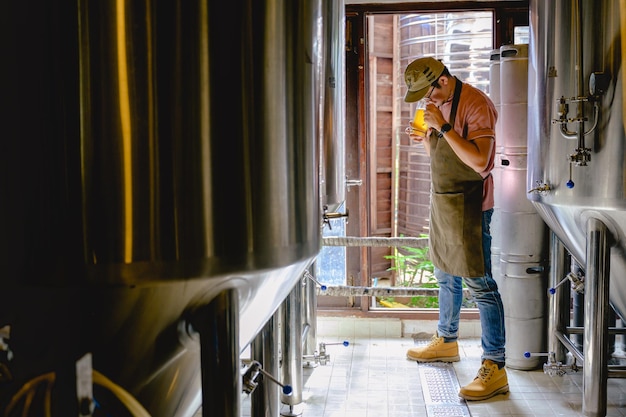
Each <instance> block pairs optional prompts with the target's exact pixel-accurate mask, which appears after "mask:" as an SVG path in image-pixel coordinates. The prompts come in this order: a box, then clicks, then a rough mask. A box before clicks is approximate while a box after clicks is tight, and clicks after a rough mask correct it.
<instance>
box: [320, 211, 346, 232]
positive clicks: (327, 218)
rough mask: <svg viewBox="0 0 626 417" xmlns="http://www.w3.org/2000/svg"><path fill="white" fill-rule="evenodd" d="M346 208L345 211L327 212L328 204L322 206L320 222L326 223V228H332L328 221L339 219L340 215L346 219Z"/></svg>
mask: <svg viewBox="0 0 626 417" xmlns="http://www.w3.org/2000/svg"><path fill="white" fill-rule="evenodd" d="M348 216H349V213H348V210H346V212H345V213H337V212H332V213H329V212H328V206H324V214H323V215H322V223H323V224H326V225H328V228H329V229H330V230H332V229H333V227H332V226H331V224H330V221H331V220H333V219H341V218H342V217H345V218H346V222H347V221H348Z"/></svg>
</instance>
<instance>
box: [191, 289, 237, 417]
mask: <svg viewBox="0 0 626 417" xmlns="http://www.w3.org/2000/svg"><path fill="white" fill-rule="evenodd" d="M238 313H239V296H238V294H237V291H236V290H234V289H229V290H225V291H222V292H221V293H219V294H218V295H217V296H216V297H215V298H214V299H212V300H211V302H210V303H209V304H208V305H206V306H204V307H203V308H202V309H200V310H199V311H197V312H196V314H195V316H194V320H193V326H194V328H195V330H196V331H197V332H198V333H199V334H200V362H201V367H202V416H203V417H211V416H220V417H239V415H240V412H239V411H240V408H241V405H240V403H241V375H240V373H239V367H240V363H239V321H238V320H239V316H238Z"/></svg>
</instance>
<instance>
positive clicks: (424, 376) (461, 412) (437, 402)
mask: <svg viewBox="0 0 626 417" xmlns="http://www.w3.org/2000/svg"><path fill="white" fill-rule="evenodd" d="M418 369H419V373H420V380H421V382H422V390H423V392H424V402H425V403H426V413H427V414H428V416H429V417H469V416H470V412H469V408H467V404H466V403H465V400H464V399H463V398H460V397H459V388H460V387H459V381H458V379H457V377H456V373H455V372H454V367H453V366H452V364H449V363H443V362H433V363H420V364H419V366H418Z"/></svg>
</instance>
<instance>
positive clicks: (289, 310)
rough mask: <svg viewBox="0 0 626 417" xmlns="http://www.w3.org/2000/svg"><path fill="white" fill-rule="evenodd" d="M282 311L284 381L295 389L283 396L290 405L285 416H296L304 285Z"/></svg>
mask: <svg viewBox="0 0 626 417" xmlns="http://www.w3.org/2000/svg"><path fill="white" fill-rule="evenodd" d="M280 309H281V311H282V342H283V346H282V357H283V362H282V380H283V382H284V383H285V384H289V385H291V386H292V387H293V393H292V395H290V396H286V395H281V401H282V402H283V403H284V404H287V405H289V410H288V411H282V412H281V415H283V416H296V415H299V414H300V413H299V412H297V411H294V409H293V406H295V405H298V404H300V403H301V402H302V283H301V282H300V281H298V282H297V283H296V285H295V286H294V287H293V289H292V290H291V292H290V293H289V295H288V296H287V298H286V299H285V301H283V304H282V305H281V307H280Z"/></svg>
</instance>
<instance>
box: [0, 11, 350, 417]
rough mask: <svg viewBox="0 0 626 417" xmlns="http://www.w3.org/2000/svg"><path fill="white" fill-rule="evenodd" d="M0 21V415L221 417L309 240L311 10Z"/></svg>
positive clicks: (315, 121) (316, 40) (311, 246)
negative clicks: (0, 105) (0, 70)
mask: <svg viewBox="0 0 626 417" xmlns="http://www.w3.org/2000/svg"><path fill="white" fill-rule="evenodd" d="M1 14H2V15H3V20H2V21H3V24H2V29H1V31H2V32H1V33H0V35H2V36H0V38H2V40H1V41H0V42H2V45H3V48H2V49H3V51H7V52H8V53H9V54H10V56H9V57H6V58H7V59H6V62H5V64H4V65H3V66H4V69H5V72H4V73H5V74H7V75H6V76H5V77H4V79H3V80H2V91H3V94H2V95H3V101H5V102H7V103H11V105H10V108H7V109H6V112H5V113H4V117H3V124H2V129H3V133H4V135H3V136H4V138H3V141H2V142H3V144H4V145H3V152H2V153H1V155H0V158H1V159H2V162H1V163H0V166H1V167H2V168H1V169H2V174H3V175H2V180H1V181H2V185H1V188H0V193H1V196H2V204H0V222H1V223H0V224H2V228H1V230H2V233H1V238H0V242H1V243H0V248H2V250H1V251H0V267H1V271H2V273H1V276H0V297H1V300H0V413H2V415H5V416H8V417H10V416H13V415H52V416H68V415H79V410H78V409H79V407H85V406H91V407H92V408H93V407H94V406H95V407H98V406H100V407H106V404H108V405H109V406H110V407H112V408H109V409H106V408H105V409H100V410H98V411H99V412H102V413H104V412H109V413H112V414H114V415H126V414H124V413H121V412H120V411H119V410H118V409H117V408H116V407H122V405H120V400H119V398H118V400H117V402H115V401H113V397H124V396H123V395H121V394H120V393H126V394H128V395H129V396H130V397H132V398H134V399H135V400H136V401H137V402H138V403H139V404H141V408H143V409H145V410H146V411H147V412H148V413H149V414H150V415H152V416H155V417H157V416H164V417H165V416H166V417H171V416H191V415H193V414H194V413H195V412H196V411H197V410H198V407H199V406H200V404H201V403H202V407H203V413H204V415H221V416H231V415H232V416H238V415H239V413H238V411H239V409H238V407H239V405H238V404H239V401H238V398H239V397H238V393H239V392H240V391H241V389H240V388H241V387H240V385H241V381H240V375H239V368H240V365H241V364H240V363H239V356H238V355H239V351H240V350H242V349H244V348H245V346H246V345H247V344H248V343H250V341H251V340H252V338H253V337H254V336H255V335H256V334H257V333H258V332H259V330H260V329H261V328H262V327H263V325H264V323H265V322H266V321H267V320H268V318H269V317H270V316H271V315H272V314H273V313H274V312H275V311H276V309H277V308H278V306H279V305H280V304H281V303H282V302H283V300H284V299H285V297H286V296H287V294H289V292H290V291H291V289H292V288H293V287H294V286H295V285H296V283H298V282H299V281H300V279H301V277H302V274H303V271H304V270H305V269H306V268H307V267H308V266H309V265H310V264H311V262H312V261H313V259H314V258H315V256H316V255H317V254H318V252H319V249H320V244H321V243H320V241H321V239H320V231H321V213H320V210H319V206H320V203H319V202H320V196H319V154H320V152H319V144H318V138H319V137H320V134H319V133H318V129H319V128H320V126H321V125H322V123H321V122H320V120H321V111H322V105H321V103H320V101H319V100H320V98H322V97H323V92H322V91H321V90H322V89H321V88H320V80H319V78H320V77H321V76H322V74H324V66H323V62H322V58H321V57H322V56H323V54H322V53H320V48H321V47H322V45H325V43H324V42H322V37H323V36H324V30H323V29H324V25H325V22H324V21H323V19H322V16H323V14H322V4H321V0H311V1H306V2H281V1H272V0H267V1H257V0H254V1H252V0H248V1H245V0H236V1H228V2H223V1H173V2H151V1H147V0H120V1H116V2H98V1H90V0H79V1H77V2H68V1H56V0H54V1H48V0H46V1H43V0H42V1H38V2H36V4H33V3H32V2H31V3H29V4H28V5H26V4H20V3H18V2H12V3H10V4H4V5H3V6H2V12H1ZM339 42H343V40H342V39H339ZM85 358H87V362H84V361H83V359H85ZM77 363H80V364H82V365H81V367H80V368H81V369H83V370H84V369H85V368H87V369H90V368H92V369H93V373H92V372H81V371H78V370H77ZM44 376H45V378H44ZM96 376H98V378H97V379H98V380H99V381H100V382H102V381H110V382H111V383H110V384H104V385H106V387H108V390H106V389H105V388H106V387H104V388H103V386H104V385H103V384H100V387H99V388H98V391H96V384H95V383H94V384H92V382H95V381H96ZM99 376H102V378H106V379H102V378H100V377H99ZM34 381H36V382H37V384H39V383H40V382H41V383H42V384H43V385H37V384H35V382H34ZM201 386H202V389H201ZM90 387H92V388H93V393H92V392H91V391H92V388H90ZM105 390H106V391H107V393H106V394H103V391H105ZM31 394H32V395H31ZM91 394H93V396H94V397H97V398H98V399H99V402H91V403H89V404H86V403H85V399H89V398H90V396H91ZM99 394H100V395H99ZM124 398H126V397H124ZM27 408H28V410H27ZM127 408H128V406H127ZM137 408H139V406H137ZM83 411H85V409H83V408H81V412H83ZM29 413H30V414H29ZM133 415H140V414H133Z"/></svg>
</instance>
